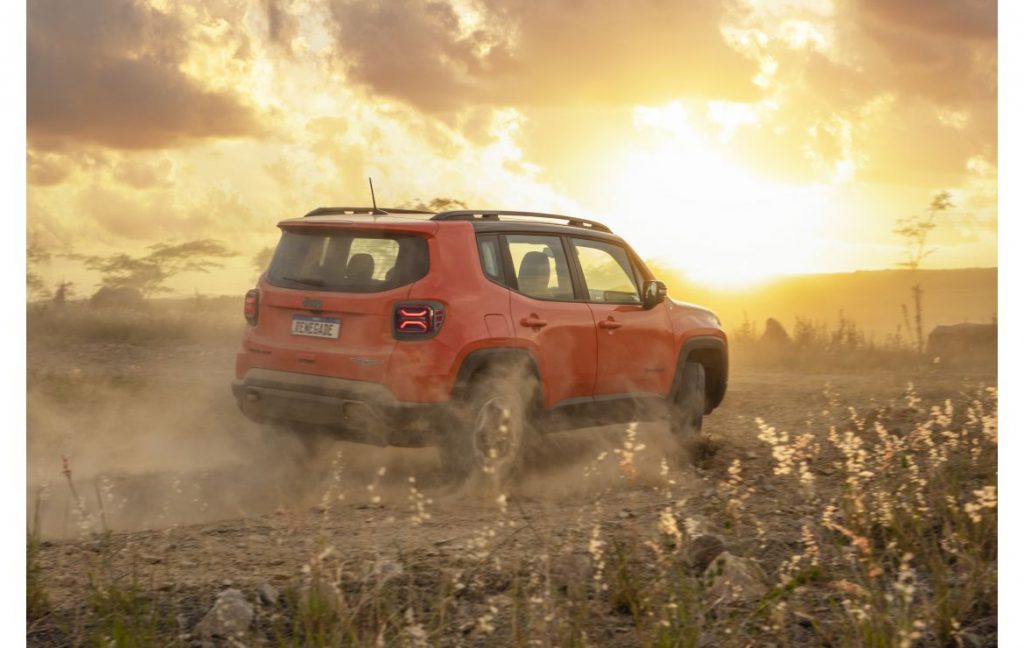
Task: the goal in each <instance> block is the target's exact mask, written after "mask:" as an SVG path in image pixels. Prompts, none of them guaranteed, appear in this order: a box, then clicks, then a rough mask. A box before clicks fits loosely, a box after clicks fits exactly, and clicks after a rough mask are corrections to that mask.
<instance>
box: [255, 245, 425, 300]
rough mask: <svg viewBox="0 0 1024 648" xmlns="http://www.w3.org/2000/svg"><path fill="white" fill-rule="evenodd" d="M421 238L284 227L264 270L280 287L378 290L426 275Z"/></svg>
mask: <svg viewBox="0 0 1024 648" xmlns="http://www.w3.org/2000/svg"><path fill="white" fill-rule="evenodd" d="M428 267H429V255H428V253H427V242H426V240H425V239H424V238H423V237H421V236H416V235H415V234H390V233H384V232H355V231H325V230H313V229H310V230H301V231H297V230H285V232H284V233H283V234H282V235H281V242H280V243H278V244H277V250H276V251H275V252H274V258H273V260H271V262H270V268H269V269H268V270H267V281H269V282H270V283H271V284H272V285H274V286H280V287H282V288H297V289H300V290H301V289H306V290H330V291H336V292H357V293H368V292H380V291H383V290H390V289H392V288H397V287H399V286H404V285H406V284H410V283H412V282H414V281H416V280H417V279H420V278H422V277H423V276H425V275H426V274H427V269H428Z"/></svg>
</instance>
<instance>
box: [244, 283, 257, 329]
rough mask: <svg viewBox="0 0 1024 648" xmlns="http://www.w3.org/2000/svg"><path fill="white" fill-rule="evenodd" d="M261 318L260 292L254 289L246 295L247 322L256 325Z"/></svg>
mask: <svg viewBox="0 0 1024 648" xmlns="http://www.w3.org/2000/svg"><path fill="white" fill-rule="evenodd" d="M259 318H260V291H259V290H257V289H255V288H253V289H252V290H250V291H249V292H247V293H245V321H246V322H248V323H249V324H251V325H255V324H256V322H257V321H258V320H259Z"/></svg>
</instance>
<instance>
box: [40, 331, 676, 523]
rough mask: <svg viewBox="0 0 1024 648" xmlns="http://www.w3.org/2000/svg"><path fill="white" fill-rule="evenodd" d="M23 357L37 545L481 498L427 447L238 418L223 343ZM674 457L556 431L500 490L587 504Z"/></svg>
mask: <svg viewBox="0 0 1024 648" xmlns="http://www.w3.org/2000/svg"><path fill="white" fill-rule="evenodd" d="M29 355H30V375H29V390H28V490H27V498H28V502H27V505H28V513H29V525H30V529H31V530H35V531H36V532H38V533H39V534H40V536H41V537H43V538H69V537H77V536H81V535H85V534H90V533H96V532H102V531H105V530H110V531H136V530H145V529H165V528H170V527H175V526H185V525H192V524H200V523H207V522H212V521H217V520H229V519H244V518H252V517H255V516H260V515H266V514H269V513H274V512H282V511H284V512H288V513H294V512H300V513H301V512H304V511H309V510H310V509H315V508H317V507H322V506H325V505H328V506H355V507H365V506H374V507H377V506H380V507H386V508H390V509H393V510H395V512H396V514H398V515H402V514H404V513H405V511H406V509H407V508H408V507H409V494H410V485H411V484H414V485H415V488H416V489H418V490H419V491H420V492H421V493H423V494H424V495H425V496H427V497H430V498H431V500H432V502H433V504H434V506H436V507H437V508H438V509H440V510H453V511H454V510H460V509H463V508H465V507H467V506H476V505H478V504H479V503H480V502H481V501H482V498H481V497H475V496H474V495H482V493H476V492H474V491H473V488H474V486H473V485H461V486H460V485H456V484H454V483H452V481H451V480H450V479H449V478H448V477H447V476H446V475H445V474H444V473H443V471H442V470H441V467H440V463H439V459H438V455H437V451H436V450H435V449H434V448H422V449H408V448H378V447H373V446H366V445H360V444H354V443H348V442H342V441H336V440H333V439H320V440H318V441H316V442H315V443H303V442H302V441H300V440H299V439H297V438H295V437H294V436H292V435H290V434H287V433H284V434H282V433H281V432H280V431H278V430H275V429H273V428H270V427H268V426H262V425H258V424H255V423H253V422H251V421H249V420H247V419H246V418H245V417H244V416H242V414H241V413H240V412H239V411H238V408H237V406H236V405H235V402H234V399H233V397H232V395H231V392H230V387H229V385H230V381H231V377H232V369H233V352H232V351H230V350H227V349H210V348H208V347H188V346H185V347H175V348H173V349H165V350H163V351H160V350H159V349H157V350H145V351H143V352H141V353H136V355H134V356H133V355H132V354H126V353H125V348H124V347H121V346H114V347H112V348H111V347H107V348H106V349H100V350H96V349H93V350H92V352H91V353H86V354H84V355H83V354H82V353H81V350H80V349H78V350H76V351H75V353H74V354H72V353H71V352H69V351H66V350H61V349H49V348H30V354H29ZM641 446H642V448H640V447H641ZM638 448H639V449H638ZM627 455H628V456H627ZM684 460H685V458H681V457H680V456H679V451H678V450H677V446H676V443H675V440H674V439H672V438H671V437H670V435H669V433H668V431H667V426H665V425H664V424H642V425H640V426H638V427H635V428H634V429H633V431H632V432H630V426H629V425H626V424H622V425H615V426H606V427H603V428H593V429H584V430H576V431H571V432H558V433H556V434H552V435H547V436H545V437H543V438H542V439H541V441H540V443H537V444H534V445H533V446H532V447H531V448H530V450H529V451H528V452H527V456H526V461H525V464H526V465H525V467H524V470H523V471H522V474H521V475H520V476H519V477H518V479H516V480H515V481H514V482H513V483H511V484H510V485H509V486H508V487H507V488H506V492H507V493H508V494H509V495H510V496H512V497H518V498H523V499H528V500H531V501H539V502H551V503H553V504H554V503H557V502H561V501H565V500H567V499H573V498H579V499H589V498H592V497H595V496H597V495H599V494H600V493H602V492H604V491H605V490H607V489H608V488H609V487H614V485H615V484H619V483H621V484H625V483H626V481H628V482H629V483H630V484H631V485H634V486H644V485H651V486H654V485H657V484H659V483H663V479H664V477H663V475H664V473H665V471H666V469H667V466H670V465H671V467H672V469H673V470H672V472H673V473H674V474H675V475H676V476H677V478H679V479H686V477H685V475H684V476H680V475H682V473H681V472H680V471H677V470H675V468H676V467H677V466H678V464H679V463H681V462H682V461H684ZM410 478H411V479H412V480H413V481H411V480H410ZM690 478H693V477H690ZM328 498H329V500H330V501H327V499H328Z"/></svg>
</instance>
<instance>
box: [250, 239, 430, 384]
mask: <svg viewBox="0 0 1024 648" xmlns="http://www.w3.org/2000/svg"><path fill="white" fill-rule="evenodd" d="M428 269H429V253H428V246H427V240H426V237H425V236H424V235H423V234H416V233H412V232H409V231H400V230H396V229H394V228H386V229H383V228H382V229H368V228H366V227H365V226H359V227H346V226H344V225H339V224H331V225H330V226H326V225H325V226H309V225H305V224H303V226H296V227H288V226H284V227H283V233H282V235H281V240H280V242H279V243H278V246H277V250H276V251H275V253H274V257H273V259H272V260H271V263H270V267H269V268H268V270H267V272H266V274H265V276H264V278H263V281H262V282H261V285H260V295H259V300H260V305H259V318H258V320H257V322H256V324H255V327H254V328H253V330H252V331H251V335H250V336H249V337H248V338H247V340H248V341H247V344H246V346H247V348H248V349H249V350H250V351H252V352H253V353H254V354H255V356H257V357H253V358H252V360H253V366H261V367H265V368H268V369H276V370H280V371H292V372H298V373H306V374H317V375H324V376H331V377H335V378H348V379H353V380H364V381H372V382H381V381H383V379H384V376H385V374H386V372H387V363H388V359H389V358H390V356H391V352H392V350H393V349H394V347H395V344H396V339H395V336H394V334H393V332H392V318H393V309H394V304H395V303H396V302H398V301H401V300H403V299H405V298H406V297H407V296H408V295H409V291H410V290H411V288H412V285H413V284H414V283H415V282H416V281H417V280H419V279H420V278H422V277H424V276H425V275H426V274H427V271H428Z"/></svg>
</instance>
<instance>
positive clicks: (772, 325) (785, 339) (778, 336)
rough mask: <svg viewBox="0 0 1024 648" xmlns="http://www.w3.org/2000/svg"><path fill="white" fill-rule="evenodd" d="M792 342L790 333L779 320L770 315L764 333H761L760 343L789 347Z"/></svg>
mask: <svg viewBox="0 0 1024 648" xmlns="http://www.w3.org/2000/svg"><path fill="white" fill-rule="evenodd" d="M791 342H792V340H790V338H789V333H787V332H786V327H784V326H783V325H782V324H781V323H780V322H779V320H777V319H775V318H774V317H769V318H768V320H767V321H765V323H764V333H762V334H761V340H760V343H761V344H763V345H769V346H774V347H787V346H789V344H790V343H791Z"/></svg>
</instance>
